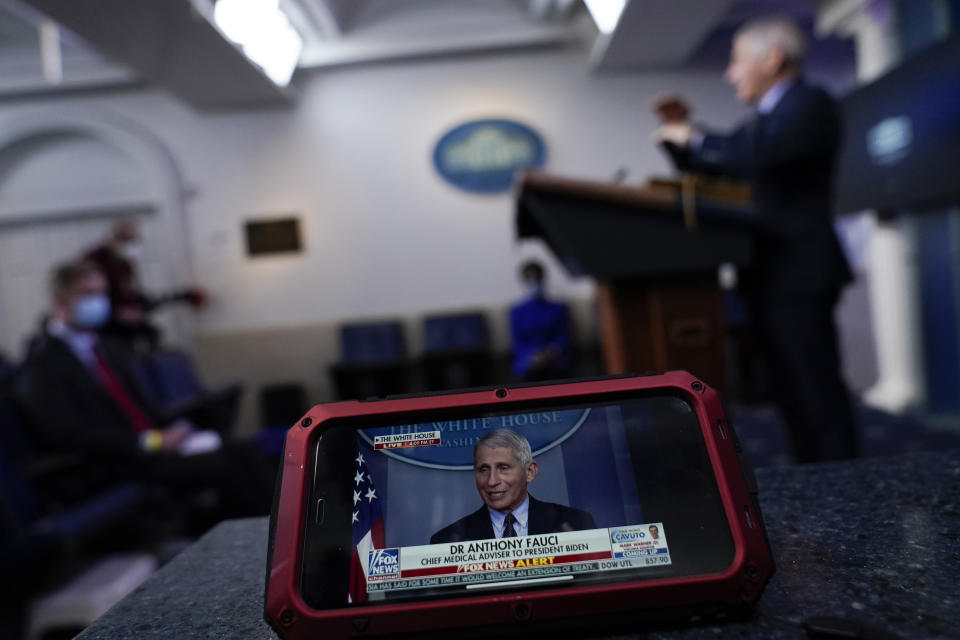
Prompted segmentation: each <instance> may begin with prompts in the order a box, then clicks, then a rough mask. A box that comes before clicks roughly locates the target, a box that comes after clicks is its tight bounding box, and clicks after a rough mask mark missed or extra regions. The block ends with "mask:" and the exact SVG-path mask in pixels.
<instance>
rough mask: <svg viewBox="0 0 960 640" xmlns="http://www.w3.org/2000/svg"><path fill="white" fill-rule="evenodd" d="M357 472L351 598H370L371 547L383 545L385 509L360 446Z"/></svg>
mask: <svg viewBox="0 0 960 640" xmlns="http://www.w3.org/2000/svg"><path fill="white" fill-rule="evenodd" d="M354 462H355V463H356V464H355V465H354V474H353V553H352V554H351V556H350V601H351V602H363V601H364V600H366V599H367V573H368V562H369V558H370V550H371V549H383V547H384V543H383V509H381V507H380V498H379V497H377V491H376V489H375V488H374V486H373V478H371V477H370V469H369V468H368V467H367V461H366V460H364V458H363V453H362V452H361V451H360V450H359V449H358V450H357V457H356V458H355V459H354Z"/></svg>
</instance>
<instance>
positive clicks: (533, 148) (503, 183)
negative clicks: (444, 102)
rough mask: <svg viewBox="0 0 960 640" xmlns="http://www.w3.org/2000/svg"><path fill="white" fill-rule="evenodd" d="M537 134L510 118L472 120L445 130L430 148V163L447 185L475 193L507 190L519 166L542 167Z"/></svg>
mask: <svg viewBox="0 0 960 640" xmlns="http://www.w3.org/2000/svg"><path fill="white" fill-rule="evenodd" d="M546 156H547V154H546V146H545V145H544V143H543V139H542V138H541V137H540V135H539V134H538V133H537V132H536V131H534V130H533V129H531V128H530V127H528V126H526V125H525V124H521V123H519V122H515V121H513V120H502V119H490V120H474V121H471V122H467V123H465V124H461V125H460V126H458V127H455V128H453V129H451V130H450V131H448V132H447V133H445V134H444V135H443V137H441V138H440V141H439V142H437V146H436V147H434V149H433V164H434V166H435V167H436V169H437V172H438V173H439V174H440V175H441V176H443V178H444V180H446V181H447V182H449V183H450V184H452V185H454V186H456V187H458V188H460V189H463V190H464V191H472V192H474V193H499V192H502V191H509V190H510V188H511V187H512V186H513V179H514V175H515V174H516V172H517V171H519V170H522V169H530V168H536V167H542V166H543V164H544V162H545V161H546Z"/></svg>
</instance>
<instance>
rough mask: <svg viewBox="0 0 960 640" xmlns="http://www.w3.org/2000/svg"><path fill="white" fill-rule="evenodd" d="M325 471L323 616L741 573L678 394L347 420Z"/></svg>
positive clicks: (315, 597) (318, 576)
mask: <svg viewBox="0 0 960 640" xmlns="http://www.w3.org/2000/svg"><path fill="white" fill-rule="evenodd" d="M478 441H480V444H479V445H478V446H477V447H476V452H475V445H477V443H478ZM313 463H314V464H313V477H312V484H311V490H310V498H309V500H310V509H309V510H308V521H307V525H306V532H305V534H306V535H305V542H304V548H303V564H302V568H301V583H300V588H301V594H302V595H303V597H304V600H305V601H306V603H307V604H309V605H310V606H311V607H313V608H315V609H331V608H342V607H347V606H351V607H362V606H365V605H369V604H377V603H380V604H382V603H385V602H398V601H416V600H426V599H431V600H433V599H438V598H446V597H464V596H467V595H473V594H489V593H497V592H515V591H516V590H529V589H543V588H558V587H561V588H562V587H565V586H573V585H577V586H583V585H588V584H603V583H611V582H620V581H637V580H648V579H654V578H673V577H684V576H694V575H706V574H713V573H719V572H721V571H723V570H724V569H726V568H727V567H729V566H730V564H731V563H732V562H733V556H734V544H733V539H732V536H731V533H730V528H729V525H728V523H727V519H726V517H725V515H724V509H723V505H722V502H721V499H720V493H719V491H718V488H717V484H716V479H715V477H714V473H713V471H712V468H711V466H710V461H709V458H708V455H707V450H706V445H705V443H704V439H703V433H702V430H701V426H700V424H699V420H698V417H697V415H696V412H695V411H694V408H693V406H692V405H691V404H690V403H689V402H687V401H686V400H685V399H683V397H680V396H677V395H636V394H634V395H633V396H632V397H622V398H620V399H617V400H615V401H611V400H609V399H606V400H603V401H597V402H578V403H574V404H571V403H569V402H566V403H564V402H551V403H545V404H542V405H539V406H528V407H526V408H525V409H524V410H522V411H519V410H512V411H510V412H491V411H486V412H474V413H469V412H466V413H461V414H451V413H449V412H448V413H446V414H443V415H439V414H438V415H431V416H430V417H429V419H424V420H422V421H418V422H402V423H397V422H389V421H388V422H386V423H384V422H383V419H382V418H380V422H370V421H369V419H368V420H366V421H364V422H362V423H360V422H354V421H343V422H341V423H339V424H332V425H331V426H329V427H328V428H327V429H325V430H324V431H323V432H322V433H321V435H320V437H319V438H318V439H317V440H316V442H315V444H314V446H313Z"/></svg>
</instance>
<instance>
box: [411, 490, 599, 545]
mask: <svg viewBox="0 0 960 640" xmlns="http://www.w3.org/2000/svg"><path fill="white" fill-rule="evenodd" d="M596 528H597V525H596V524H595V523H594V521H593V516H591V515H590V514H589V513H587V512H586V511H581V510H580V509H573V508H571V507H565V506H563V505H562V504H557V503H555V502H541V501H540V500H537V499H536V498H534V497H533V496H530V508H529V511H528V521H527V534H528V535H531V536H532V535H540V534H544V533H557V532H559V531H580V530H583V529H596ZM495 537H496V535H495V534H494V532H493V523H491V522H490V511H489V510H488V509H487V505H483V506H482V507H480V508H479V509H477V510H476V511H474V512H473V513H471V514H470V515H468V516H465V517H463V518H460V519H459V520H457V521H456V522H454V523H453V524H451V525H450V526H448V527H444V528H443V529H441V530H440V531H437V532H436V533H435V534H433V535H432V536H430V544H443V543H446V542H462V541H465V540H485V539H488V538H495Z"/></svg>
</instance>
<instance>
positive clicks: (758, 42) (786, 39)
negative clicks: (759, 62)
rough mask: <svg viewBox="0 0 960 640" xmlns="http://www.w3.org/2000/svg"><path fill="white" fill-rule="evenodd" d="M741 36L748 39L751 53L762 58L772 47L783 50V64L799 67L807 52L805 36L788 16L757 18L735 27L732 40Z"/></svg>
mask: <svg viewBox="0 0 960 640" xmlns="http://www.w3.org/2000/svg"><path fill="white" fill-rule="evenodd" d="M741 36H745V37H747V39H748V40H749V41H750V45H751V49H753V53H754V54H755V55H756V56H757V57H758V58H762V57H764V56H766V55H768V54H769V53H770V52H771V51H773V50H774V49H780V51H782V52H783V61H784V64H786V65H787V66H790V67H799V66H800V65H801V64H802V63H803V58H804V56H806V53H807V42H806V40H807V39H806V37H804V35H803V31H801V30H800V27H798V26H797V25H796V23H795V22H793V20H790V19H788V18H757V19H755V20H751V21H749V22H747V23H746V24H745V25H743V26H742V27H740V28H739V29H737V32H736V34H735V35H734V40H736V39H738V38H740V37H741Z"/></svg>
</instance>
